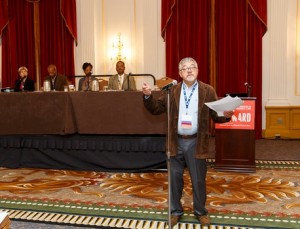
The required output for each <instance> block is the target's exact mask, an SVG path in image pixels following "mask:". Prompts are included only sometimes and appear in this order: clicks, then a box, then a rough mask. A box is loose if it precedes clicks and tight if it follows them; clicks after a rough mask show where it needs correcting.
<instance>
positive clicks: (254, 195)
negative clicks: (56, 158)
mask: <svg viewBox="0 0 300 229" xmlns="http://www.w3.org/2000/svg"><path fill="white" fill-rule="evenodd" d="M299 171H300V165H299V163H298V162H267V161H261V162H257V172H256V173H255V174H240V173H225V172H216V171H215V170H214V169H212V168H210V169H209V171H208V174H207V193H208V198H207V208H208V210H209V214H210V218H211V221H212V224H213V226H216V227H220V228H221V227H223V226H228V227H229V228H230V227H234V226H236V227H240V228H251V227H264V228H266V227H277V228H278V227H281V228H300V214H299V212H300V200H299V199H300V198H299V195H300V176H299V175H298V174H299ZM0 177H1V178H0V179H1V183H0V208H1V209H3V210H4V211H6V212H8V213H9V214H10V218H11V219H22V220H38V221H46V222H56V223H74V224H82V225H100V226H111V227H123V228H165V227H166V225H167V224H166V222H167V219H168V210H167V206H168V203H167V197H168V193H167V192H168V184H167V173H166V172H163V171H162V172H158V171H156V172H151V173H104V172H90V171H86V172H83V171H66V170H45V169H6V168H1V169H0ZM184 178H185V187H184V195H183V198H182V202H183V206H184V209H185V215H184V216H183V217H182V219H181V221H180V224H178V228H183V227H187V226H188V225H192V226H193V227H196V226H199V224H198V222H197V221H196V219H195V218H194V216H193V214H192V192H191V191H192V190H191V183H190V179H189V175H188V173H186V174H185V176H184ZM138 225H140V226H138ZM145 225H148V226H147V227H146V226H145ZM154 226H155V227H154Z"/></svg>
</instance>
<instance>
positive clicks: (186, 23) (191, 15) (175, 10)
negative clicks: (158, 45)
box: [162, 0, 210, 82]
mask: <svg viewBox="0 0 300 229" xmlns="http://www.w3.org/2000/svg"><path fill="white" fill-rule="evenodd" d="M209 12H210V1H203V0H201V1H200V0H198V1H196V0H193V1H183V0H168V1H162V36H163V38H164V39H165V43H166V56H167V57H166V76H167V77H171V78H173V79H177V80H180V79H179V76H178V63H179V61H180V60H181V59H182V58H183V57H187V56H190V57H193V58H194V59H195V60H196V61H197V63H198V65H199V76H201V79H202V81H204V82H208V80H209V79H208V78H209V69H208V67H207V66H208V64H209V62H208V60H209V58H208V51H209V49H208V47H209V46H208V44H209V43H208V42H209V36H208V34H209Z"/></svg>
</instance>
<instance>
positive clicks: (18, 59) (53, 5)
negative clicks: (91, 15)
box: [0, 0, 77, 87]
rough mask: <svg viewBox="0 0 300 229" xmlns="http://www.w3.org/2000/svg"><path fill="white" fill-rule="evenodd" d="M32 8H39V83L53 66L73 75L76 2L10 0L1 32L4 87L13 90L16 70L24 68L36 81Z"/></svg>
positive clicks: (65, 73)
mask: <svg viewBox="0 0 300 229" xmlns="http://www.w3.org/2000/svg"><path fill="white" fill-rule="evenodd" d="M34 4H38V11H39V31H40V44H39V47H40V66H39V67H40V74H41V76H40V78H41V81H43V79H44V77H45V76H46V75H47V66H48V65H49V64H55V65H56V66H57V69H58V72H60V73H62V74H64V75H67V76H72V75H74V73H75V69H74V41H76V37H77V31H76V3H75V0H69V1H66V0H10V1H8V9H7V12H8V19H9V20H8V24H7V26H6V27H5V28H4V29H3V31H2V83H3V87H7V86H10V87H13V86H14V81H15V80H16V79H17V77H18V73H17V69H18V68H19V66H26V67H27V68H28V70H29V76H30V78H32V79H34V80H35V79H36V75H35V73H36V68H37V66H36V61H35V39H34V20H35V18H34ZM67 4H68V7H66V6H67ZM0 21H2V19H0ZM71 80H72V79H71Z"/></svg>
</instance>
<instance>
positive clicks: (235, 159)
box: [214, 98, 255, 173]
mask: <svg viewBox="0 0 300 229" xmlns="http://www.w3.org/2000/svg"><path fill="white" fill-rule="evenodd" d="M241 99H242V100H243V101H244V104H243V105H241V106H240V107H238V108H237V109H236V110H235V112H234V115H233V116H232V118H231V121H230V122H228V123H222V124H217V123H216V124H215V136H216V139H215V140H216V162H215V166H214V168H215V170H217V171H230V172H232V171H233V172H243V173H253V172H255V128H254V126H255V98H241Z"/></svg>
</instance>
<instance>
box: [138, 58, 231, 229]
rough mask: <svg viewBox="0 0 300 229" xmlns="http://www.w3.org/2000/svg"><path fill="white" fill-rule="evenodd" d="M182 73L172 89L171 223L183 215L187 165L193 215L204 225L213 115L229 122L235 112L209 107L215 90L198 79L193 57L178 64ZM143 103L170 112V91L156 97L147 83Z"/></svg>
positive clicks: (206, 216) (216, 118)
mask: <svg viewBox="0 0 300 229" xmlns="http://www.w3.org/2000/svg"><path fill="white" fill-rule="evenodd" d="M178 67H179V75H180V77H181V78H182V79H183V82H180V83H179V84H177V85H175V86H173V87H172V88H171V89H170V90H171V91H170V115H169V116H170V127H171V128H170V133H169V141H170V149H169V152H170V171H169V176H171V178H170V181H171V193H169V194H170V201H171V226H172V227H173V226H175V225H176V224H177V222H178V221H179V220H180V217H181V216H182V215H183V208H182V205H181V202H180V199H181V197H182V192H183V185H184V183H183V173H184V169H185V168H186V167H187V169H188V171H189V174H190V177H191V182H192V188H193V208H194V214H195V216H196V217H197V219H198V220H199V222H200V223H201V224H202V225H209V224H210V220H209V217H208V212H207V209H206V208H205V202H206V181H205V179H206V172H207V166H206V158H207V155H208V148H209V147H208V144H209V126H210V118H212V120H213V121H214V122H218V123H222V122H228V121H230V119H231V116H232V115H233V111H225V112H224V117H218V115H217V113H216V112H215V111H213V110H210V109H209V108H208V107H207V106H206V105H205V104H204V103H206V102H212V101H215V100H217V95H216V92H215V90H214V89H213V88H212V87H211V86H210V85H208V84H205V83H203V82H201V81H200V80H197V77H198V65H197V62H196V61H195V60H194V59H193V58H191V57H186V58H183V59H182V60H181V61H180V63H179V66H178ZM142 90H143V93H144V105H145V107H146V109H147V110H148V111H150V112H151V113H152V114H155V115H158V114H161V113H164V112H167V93H166V92H163V93H162V94H161V96H160V97H159V98H158V99H157V100H156V99H154V98H153V97H152V94H151V89H150V87H149V85H147V84H146V83H144V85H143V87H142Z"/></svg>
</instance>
